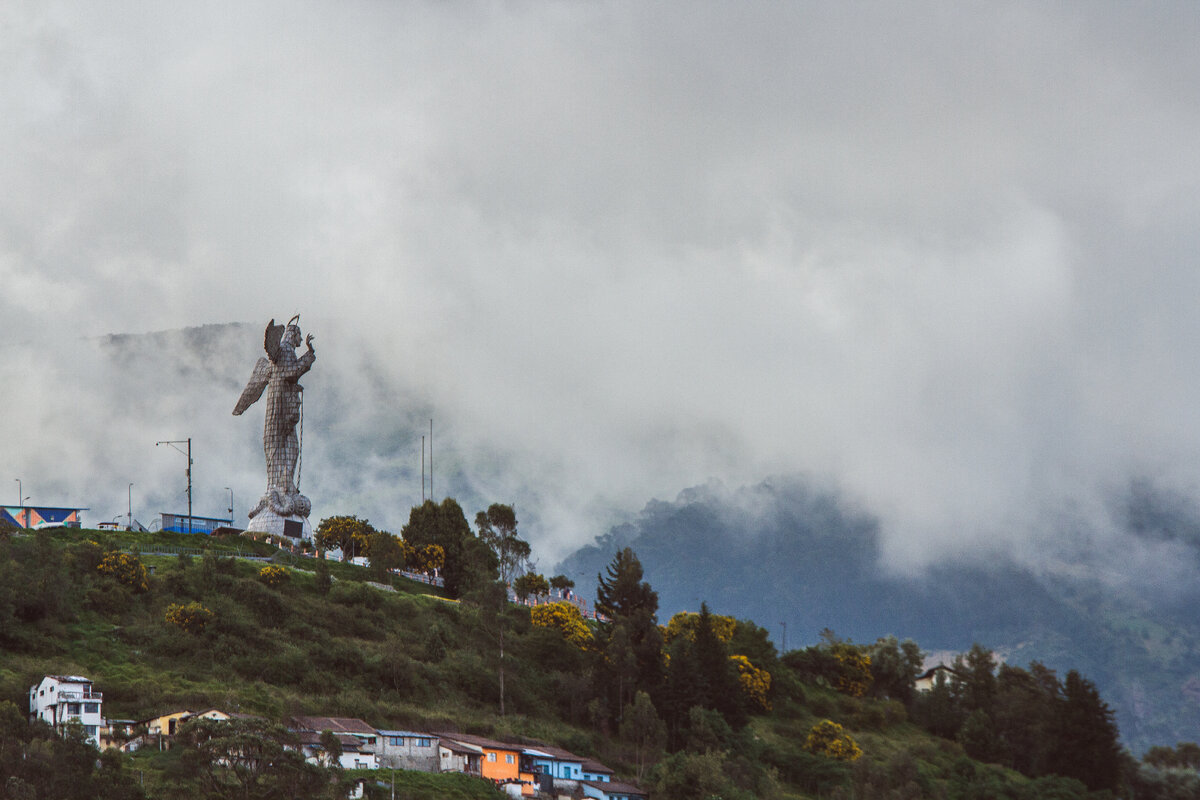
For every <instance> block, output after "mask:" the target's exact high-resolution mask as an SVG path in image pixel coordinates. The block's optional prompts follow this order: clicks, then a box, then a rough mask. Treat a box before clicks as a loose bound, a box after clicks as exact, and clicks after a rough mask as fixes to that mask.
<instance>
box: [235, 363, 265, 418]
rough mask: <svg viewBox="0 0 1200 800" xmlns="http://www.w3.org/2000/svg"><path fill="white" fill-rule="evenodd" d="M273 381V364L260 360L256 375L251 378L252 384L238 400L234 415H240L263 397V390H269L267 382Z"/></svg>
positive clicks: (255, 369) (248, 384)
mask: <svg viewBox="0 0 1200 800" xmlns="http://www.w3.org/2000/svg"><path fill="white" fill-rule="evenodd" d="M270 379H271V362H270V361H268V360H267V359H265V358H260V359H259V360H258V363H256V364H255V365H254V373H253V374H252V375H251V376H250V382H249V383H247V384H246V388H245V389H242V396H241V397H239V398H238V401H237V405H236V406H234V407H233V415H234V416H235V417H236V416H238V415H240V414H241V413H242V412H243V411H245V410H246V409H247V408H249V407H250V406H252V405H254V403H255V402H256V401H257V400H258V398H260V397H262V393H263V389H265V388H267V381H269V380H270Z"/></svg>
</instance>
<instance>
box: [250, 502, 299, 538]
mask: <svg viewBox="0 0 1200 800" xmlns="http://www.w3.org/2000/svg"><path fill="white" fill-rule="evenodd" d="M310 509H312V503H311V502H310V501H309V499H308V498H307V497H305V496H304V495H302V494H300V493H298V492H297V493H294V494H282V493H281V492H279V491H277V490H271V491H270V492H268V493H267V494H265V495H263V498H262V499H261V500H259V501H258V507H257V508H255V509H254V510H253V511H251V512H250V524H249V525H247V526H246V530H248V531H252V532H254V533H270V534H274V535H275V536H287V537H290V538H292V539H299V540H301V541H306V542H310V541H312V538H313V529H312V524H311V523H310V522H309V521H308V513H309V510H310Z"/></svg>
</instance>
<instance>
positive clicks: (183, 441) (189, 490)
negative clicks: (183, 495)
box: [154, 436, 192, 533]
mask: <svg viewBox="0 0 1200 800" xmlns="http://www.w3.org/2000/svg"><path fill="white" fill-rule="evenodd" d="M160 444H166V445H170V446H171V447H175V445H177V444H186V445H187V452H186V453H183V451H182V450H179V448H178V447H175V449H176V450H179V452H181V453H183V454H184V455H185V456H187V482H188V488H187V496H188V533H191V532H192V437H190V436H189V437H188V438H187V439H176V440H174V441H170V442H167V441H163V442H155V443H154V446H155V447H158V446H159V445H160Z"/></svg>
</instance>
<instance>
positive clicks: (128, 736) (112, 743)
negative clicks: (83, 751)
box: [97, 719, 141, 753]
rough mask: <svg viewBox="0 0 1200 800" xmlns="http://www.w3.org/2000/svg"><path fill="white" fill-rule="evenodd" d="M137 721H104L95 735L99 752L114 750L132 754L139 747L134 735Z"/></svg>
mask: <svg viewBox="0 0 1200 800" xmlns="http://www.w3.org/2000/svg"><path fill="white" fill-rule="evenodd" d="M136 729H137V720H134V719H106V720H104V724H103V725H102V726H100V731H99V732H98V734H97V737H98V741H99V746H100V749H101V750H109V749H116V750H122V751H124V752H127V753H132V752H133V751H134V750H137V749H138V748H139V747H140V746H141V741H139V739H138V737H136V736H135V735H134V732H135V730H136Z"/></svg>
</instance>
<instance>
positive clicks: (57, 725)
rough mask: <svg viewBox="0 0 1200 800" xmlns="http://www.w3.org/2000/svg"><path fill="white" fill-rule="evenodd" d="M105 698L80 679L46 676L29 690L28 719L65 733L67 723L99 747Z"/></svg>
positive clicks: (78, 676) (67, 676)
mask: <svg viewBox="0 0 1200 800" xmlns="http://www.w3.org/2000/svg"><path fill="white" fill-rule="evenodd" d="M103 704H104V696H103V695H102V694H101V693H100V692H97V691H95V690H94V689H93V688H92V682H91V681H90V680H88V679H87V678H84V677H82V676H80V675H47V676H46V677H44V678H42V681H41V683H39V684H37V685H36V686H31V687H30V689H29V718H30V719H31V720H34V719H40V720H42V721H43V722H46V723H48V724H49V725H50V727H52V728H54V730H56V731H58V732H59V733H62V732H63V730H64V729H65V728H66V726H67V725H68V723H71V722H78V723H79V724H80V725H82V726H83V732H84V734H85V735H86V736H87V741H88V743H89V744H91V745H92V746H93V747H99V746H100V728H102V727H103V726H104V707H103Z"/></svg>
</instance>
